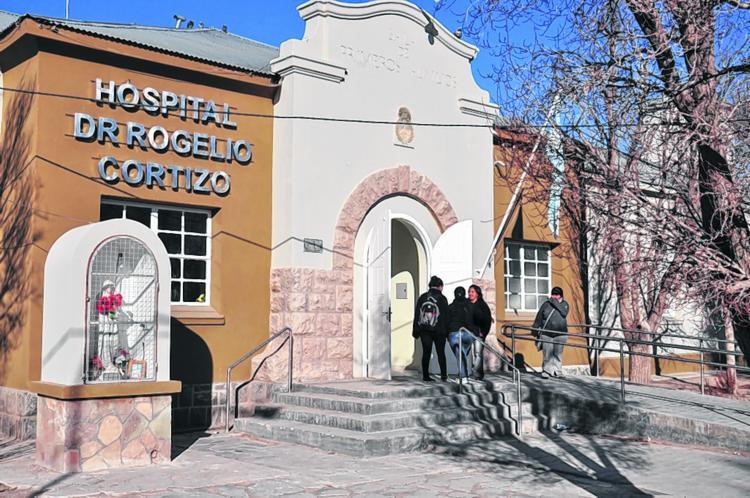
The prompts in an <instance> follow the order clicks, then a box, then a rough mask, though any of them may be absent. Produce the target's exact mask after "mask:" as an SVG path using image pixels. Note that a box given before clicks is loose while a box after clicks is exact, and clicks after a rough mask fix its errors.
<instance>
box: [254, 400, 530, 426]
mask: <svg viewBox="0 0 750 498" xmlns="http://www.w3.org/2000/svg"><path fill="white" fill-rule="evenodd" d="M522 407H523V413H524V417H525V418H526V419H528V420H532V419H533V415H532V413H531V411H532V405H531V404H530V403H524V404H523V405H522ZM517 413H518V406H517V405H516V404H513V405H511V406H506V405H503V404H498V405H494V406H482V407H475V408H463V407H450V408H444V409H435V410H411V411H404V412H398V413H378V414H374V415H363V414H359V413H351V412H342V411H334V410H320V409H315V408H307V407H301V406H293V405H263V406H258V407H257V408H256V411H255V416H256V417H257V418H266V419H282V420H290V421H294V422H302V423H306V424H312V425H321V426H328V427H335V428H339V429H347V430H351V431H357V432H381V431H391V430H399V429H409V428H420V427H426V426H434V425H442V426H447V425H450V424H455V423H463V422H471V421H476V422H493V421H497V420H502V419H508V420H512V421H515V420H516V419H517V416H516V415H517ZM530 423H531V422H530ZM524 425H526V424H524Z"/></svg>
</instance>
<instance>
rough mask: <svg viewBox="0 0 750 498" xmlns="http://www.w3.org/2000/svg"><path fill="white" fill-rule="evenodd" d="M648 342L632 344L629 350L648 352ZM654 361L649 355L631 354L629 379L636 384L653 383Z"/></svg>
mask: <svg viewBox="0 0 750 498" xmlns="http://www.w3.org/2000/svg"><path fill="white" fill-rule="evenodd" d="M649 349H650V348H649V346H648V344H631V345H630V347H629V348H628V350H629V351H630V352H631V353H644V354H648V353H650V351H649ZM652 364H653V361H652V360H651V358H649V357H648V356H640V355H633V354H631V355H630V370H629V371H628V381H630V382H633V383H635V384H650V383H651V365H652Z"/></svg>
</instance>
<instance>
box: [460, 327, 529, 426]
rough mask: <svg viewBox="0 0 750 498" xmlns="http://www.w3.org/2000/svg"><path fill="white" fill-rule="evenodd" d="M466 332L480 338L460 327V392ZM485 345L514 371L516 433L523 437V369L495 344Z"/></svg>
mask: <svg viewBox="0 0 750 498" xmlns="http://www.w3.org/2000/svg"><path fill="white" fill-rule="evenodd" d="M464 333H468V334H470V335H471V336H472V337H473V338H474V340H475V341H476V340H478V339H477V337H476V336H475V335H474V334H473V333H472V332H471V331H470V330H468V329H467V328H466V327H461V328H460V329H458V393H459V394H462V393H463V378H462V377H461V365H462V358H463V356H464V342H463V335H464ZM484 347H485V348H486V349H488V350H489V351H491V352H492V353H493V354H494V355H495V356H497V357H498V358H499V359H500V361H501V362H504V363H505V364H506V365H508V366H509V367H510V369H511V371H512V372H513V383H514V384H515V385H516V405H517V407H518V421H517V423H516V435H517V436H518V437H519V438H521V437H522V431H521V426H522V424H523V407H522V406H521V371H520V370H519V369H518V368H516V366H515V365H513V363H512V362H511V361H510V360H508V358H506V357H505V355H504V354H502V353H501V352H499V351H498V350H496V349H495V348H494V346H491V345H489V344H487V342H486V341H485V342H484Z"/></svg>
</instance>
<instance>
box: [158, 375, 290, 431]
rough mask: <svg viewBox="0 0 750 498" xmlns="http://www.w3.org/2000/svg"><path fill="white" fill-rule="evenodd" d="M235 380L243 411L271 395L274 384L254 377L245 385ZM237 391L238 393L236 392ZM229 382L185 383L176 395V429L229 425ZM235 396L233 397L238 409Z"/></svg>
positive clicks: (185, 429)
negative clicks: (227, 417) (227, 411)
mask: <svg viewBox="0 0 750 498" xmlns="http://www.w3.org/2000/svg"><path fill="white" fill-rule="evenodd" d="M242 384H243V383H242V382H232V387H233V389H236V388H237V387H239V386H241V387H240V390H239V405H240V408H239V415H240V416H248V415H252V413H253V411H254V407H255V405H256V404H258V403H265V402H268V401H269V400H270V399H271V390H272V389H275V388H276V387H274V386H273V385H272V384H269V383H266V382H259V381H253V382H250V383H249V384H246V385H242ZM232 395H234V394H232ZM226 399H227V394H226V382H220V383H215V384H182V392H180V393H179V394H175V395H173V396H172V430H173V432H193V431H201V430H206V429H224V427H226ZM234 403H235V400H232V408H233V409H234Z"/></svg>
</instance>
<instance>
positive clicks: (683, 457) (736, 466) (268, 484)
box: [0, 433, 750, 497]
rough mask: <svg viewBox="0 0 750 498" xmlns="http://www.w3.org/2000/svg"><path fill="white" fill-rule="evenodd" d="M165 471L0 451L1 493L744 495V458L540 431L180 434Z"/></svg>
mask: <svg viewBox="0 0 750 498" xmlns="http://www.w3.org/2000/svg"><path fill="white" fill-rule="evenodd" d="M175 446H176V448H175V451H176V452H181V453H180V454H179V455H177V457H176V458H175V459H174V460H173V462H172V463H170V464H168V465H163V466H158V467H145V468H139V469H126V470H108V471H100V472H95V473H90V474H72V475H68V474H57V473H54V472H51V471H49V470H45V469H41V468H39V467H37V466H36V465H35V464H34V458H33V445H31V444H29V443H25V444H19V443H13V442H5V443H3V444H0V483H2V485H0V495H2V496H3V497H6V496H8V497H11V496H12V497H15V496H134V495H135V496H169V497H172V496H191V497H219V496H227V497H235V496H237V497H246V496H259V497H265V496H268V497H272V496H273V497H275V496H370V497H378V496H404V497H406V496H409V497H412V496H415V497H421V496H424V497H432V496H450V497H464V496H639V495H647V496H655V495H674V496H722V497H732V496H737V497H746V496H750V457H748V455H740V454H733V453H729V452H720V451H708V450H705V449H700V448H691V447H680V446H673V445H666V444H653V443H652V444H646V443H642V442H634V441H624V440H621V439H613V438H603V437H590V436H584V435H578V434H565V433H563V434H539V435H535V436H533V437H527V438H525V439H524V440H523V441H519V440H515V439H506V440H502V441H490V442H483V443H479V444H473V445H471V446H468V447H461V446H450V447H435V448H432V449H431V451H429V452H425V453H418V454H404V455H395V456H388V457H378V458H366V459H357V458H352V457H348V456H345V455H336V454H329V453H325V452H321V451H319V450H316V449H314V448H308V447H303V446H295V445H291V444H285V443H275V442H268V441H262V440H257V439H252V438H250V437H247V436H244V435H240V434H235V435H224V434H220V435H212V436H205V437H198V436H180V437H179V438H178V439H177V440H176V445H175Z"/></svg>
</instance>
